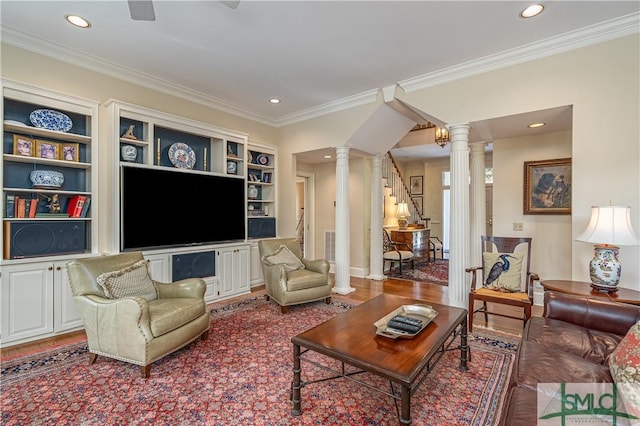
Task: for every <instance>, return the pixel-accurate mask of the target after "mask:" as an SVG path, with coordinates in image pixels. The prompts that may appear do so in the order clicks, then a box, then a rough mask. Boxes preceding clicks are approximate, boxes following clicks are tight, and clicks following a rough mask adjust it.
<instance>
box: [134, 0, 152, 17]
mask: <svg viewBox="0 0 640 426" xmlns="http://www.w3.org/2000/svg"><path fill="white" fill-rule="evenodd" d="M127 3H128V4H129V13H130V14H131V19H135V20H136V21H155V20H156V14H155V12H154V11H153V2H152V1H151V0H127Z"/></svg>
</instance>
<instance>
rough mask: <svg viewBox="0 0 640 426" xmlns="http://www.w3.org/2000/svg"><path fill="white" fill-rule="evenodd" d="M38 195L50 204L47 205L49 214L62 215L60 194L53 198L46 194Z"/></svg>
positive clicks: (54, 195)
mask: <svg viewBox="0 0 640 426" xmlns="http://www.w3.org/2000/svg"><path fill="white" fill-rule="evenodd" d="M38 195H39V196H41V197H42V198H44V199H46V200H47V201H48V202H49V204H47V208H48V209H49V213H60V196H59V195H58V194H53V195H51V197H49V196H47V195H44V194H38Z"/></svg>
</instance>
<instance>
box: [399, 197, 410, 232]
mask: <svg viewBox="0 0 640 426" xmlns="http://www.w3.org/2000/svg"><path fill="white" fill-rule="evenodd" d="M409 216H411V214H410V213H409V206H408V205H407V203H398V211H396V217H397V218H398V227H399V228H400V229H407V223H408V221H407V218H408V217H409Z"/></svg>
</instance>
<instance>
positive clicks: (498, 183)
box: [493, 132, 588, 280]
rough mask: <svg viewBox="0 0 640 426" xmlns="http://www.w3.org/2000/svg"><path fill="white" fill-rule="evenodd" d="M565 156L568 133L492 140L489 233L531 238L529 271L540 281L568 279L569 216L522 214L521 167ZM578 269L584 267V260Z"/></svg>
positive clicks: (569, 267)
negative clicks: (517, 224)
mask: <svg viewBox="0 0 640 426" xmlns="http://www.w3.org/2000/svg"><path fill="white" fill-rule="evenodd" d="M569 157H571V132H558V133H550V134H545V135H541V136H536V137H526V138H517V139H502V140H497V141H494V151H493V223H494V225H493V233H494V235H505V236H531V237H533V242H532V246H531V247H532V254H531V270H532V271H534V272H537V273H538V274H539V275H540V278H541V279H543V280H544V279H571V275H572V271H571V262H570V261H569V260H570V254H571V250H572V248H571V245H572V239H571V216H569V215H525V214H523V212H522V200H523V191H524V185H523V179H524V166H523V164H524V162H525V161H538V160H550V159H554V158H569ZM572 184H573V182H572ZM572 186H573V185H572ZM514 222H522V223H523V225H524V229H523V231H514V230H513V223H514ZM581 244H584V243H581ZM580 266H581V267H583V268H586V267H588V260H587V261H585V263H584V265H580Z"/></svg>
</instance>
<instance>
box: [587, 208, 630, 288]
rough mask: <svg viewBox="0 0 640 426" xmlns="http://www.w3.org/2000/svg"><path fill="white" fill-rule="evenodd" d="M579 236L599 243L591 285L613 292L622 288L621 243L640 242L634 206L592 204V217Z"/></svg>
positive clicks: (590, 271) (596, 249) (596, 244)
mask: <svg viewBox="0 0 640 426" xmlns="http://www.w3.org/2000/svg"><path fill="white" fill-rule="evenodd" d="M576 240H577V241H584V242H587V243H594V244H595V245H594V257H593V259H591V262H590V263H589V275H590V277H591V287H593V288H595V289H596V290H598V291H607V292H609V293H614V292H616V291H618V287H617V286H618V282H620V272H621V270H622V266H621V265H620V261H619V260H618V249H619V247H617V246H619V245H621V246H622V245H625V246H633V245H638V244H640V240H638V237H637V236H636V234H635V233H634V232H633V228H632V227H631V208H630V207H619V206H608V207H591V221H590V222H589V225H588V226H587V229H585V230H584V232H583V233H582V234H580V235H579V236H578V238H576Z"/></svg>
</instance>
